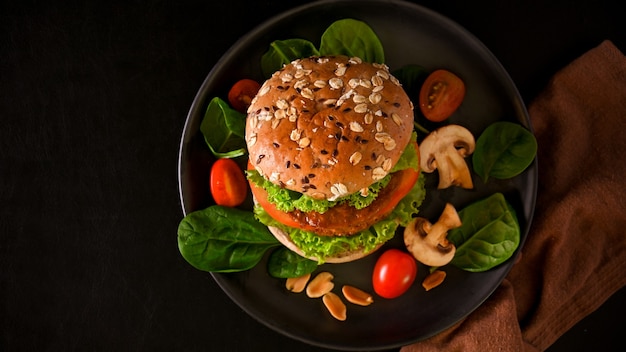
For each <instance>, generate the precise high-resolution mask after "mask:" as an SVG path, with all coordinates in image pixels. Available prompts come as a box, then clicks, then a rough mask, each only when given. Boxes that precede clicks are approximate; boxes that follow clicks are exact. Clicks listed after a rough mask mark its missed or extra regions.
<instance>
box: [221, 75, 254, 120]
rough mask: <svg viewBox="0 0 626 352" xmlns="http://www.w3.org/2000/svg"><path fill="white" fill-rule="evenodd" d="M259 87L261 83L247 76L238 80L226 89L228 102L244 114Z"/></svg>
mask: <svg viewBox="0 0 626 352" xmlns="http://www.w3.org/2000/svg"><path fill="white" fill-rule="evenodd" d="M259 89H261V85H260V84H259V82H257V81H255V80H252V79H248V78H244V79H242V80H239V81H237V82H236V83H235V84H234V85H233V86H232V87H231V88H230V91H228V102H229V103H230V106H232V108H233V109H235V110H237V111H239V112H240V113H243V114H245V113H246V110H248V106H250V102H251V101H252V98H254V96H255V95H256V93H258V92H259Z"/></svg>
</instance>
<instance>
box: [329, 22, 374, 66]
mask: <svg viewBox="0 0 626 352" xmlns="http://www.w3.org/2000/svg"><path fill="white" fill-rule="evenodd" d="M319 51H320V54H321V55H346V56H349V57H355V56H356V57H359V58H361V59H362V60H363V61H365V62H369V63H380V64H382V63H384V62H385V52H384V50H383V45H382V43H381V42H380V39H378V36H377V35H376V33H375V32H374V30H372V28H371V27H370V26H368V25H367V24H366V23H365V22H362V21H358V20H355V19H351V18H346V19H342V20H338V21H335V22H333V23H332V24H331V25H330V26H328V28H327V29H326V31H325V32H324V33H323V34H322V38H321V42H320V50H319Z"/></svg>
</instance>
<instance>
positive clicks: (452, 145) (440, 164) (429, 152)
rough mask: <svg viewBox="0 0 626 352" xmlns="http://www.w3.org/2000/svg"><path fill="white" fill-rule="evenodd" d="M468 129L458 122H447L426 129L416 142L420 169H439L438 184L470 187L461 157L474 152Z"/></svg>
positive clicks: (468, 176) (466, 168) (472, 137)
mask: <svg viewBox="0 0 626 352" xmlns="http://www.w3.org/2000/svg"><path fill="white" fill-rule="evenodd" d="M475 146H476V142H475V140H474V136H473V135H472V133H471V132H470V131H469V130H468V129H466V128H465V127H463V126H460V125H447V126H443V127H440V128H438V129H436V130H435V131H432V132H431V133H429V134H428V135H427V136H426V138H424V140H423V141H422V143H421V144H420V146H419V150H420V167H421V168H422V170H423V171H424V172H427V173H431V172H433V171H435V170H436V169H437V170H439V185H438V186H437V188H439V189H444V188H448V187H450V186H460V187H462V188H466V189H471V188H474V183H473V182H472V175H471V174H470V170H469V167H468V166H467V163H466V162H465V160H464V158H465V157H467V156H468V155H470V154H472V153H473V152H474V147H475Z"/></svg>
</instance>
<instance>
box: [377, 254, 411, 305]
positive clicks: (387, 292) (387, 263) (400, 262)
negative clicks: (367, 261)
mask: <svg viewBox="0 0 626 352" xmlns="http://www.w3.org/2000/svg"><path fill="white" fill-rule="evenodd" d="M416 276H417V262H416V261H415V258H413V256H412V255H410V254H409V253H407V252H403V251H401V250H399V249H395V248H392V249H388V250H386V251H385V252H384V253H383V254H382V255H381V256H380V257H379V258H378V260H377V261H376V265H375V266H374V271H373V273H372V284H373V286H374V292H376V294H378V295H379V296H381V297H383V298H396V297H399V296H401V295H402V294H404V293H405V292H406V291H407V290H408V289H409V288H410V287H411V285H412V284H413V281H415V277H416Z"/></svg>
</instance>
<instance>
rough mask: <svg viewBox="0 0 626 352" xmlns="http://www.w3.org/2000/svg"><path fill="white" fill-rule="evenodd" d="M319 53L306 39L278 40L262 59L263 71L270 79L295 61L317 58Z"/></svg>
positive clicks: (271, 45)
mask: <svg viewBox="0 0 626 352" xmlns="http://www.w3.org/2000/svg"><path fill="white" fill-rule="evenodd" d="M317 55H319V51H317V48H316V47H315V45H313V43H311V42H310V41H308V40H305V39H298V38H295V39H286V40H276V41H273V42H272V43H271V44H270V47H269V49H268V50H267V51H266V52H265V54H263V56H262V57H261V70H262V71H263V75H264V76H265V77H267V78H269V77H270V76H271V75H272V74H273V73H274V72H276V71H278V70H280V69H281V68H283V66H284V65H287V64H289V63H290V62H292V61H293V60H295V59H300V58H304V57H309V56H317Z"/></svg>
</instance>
